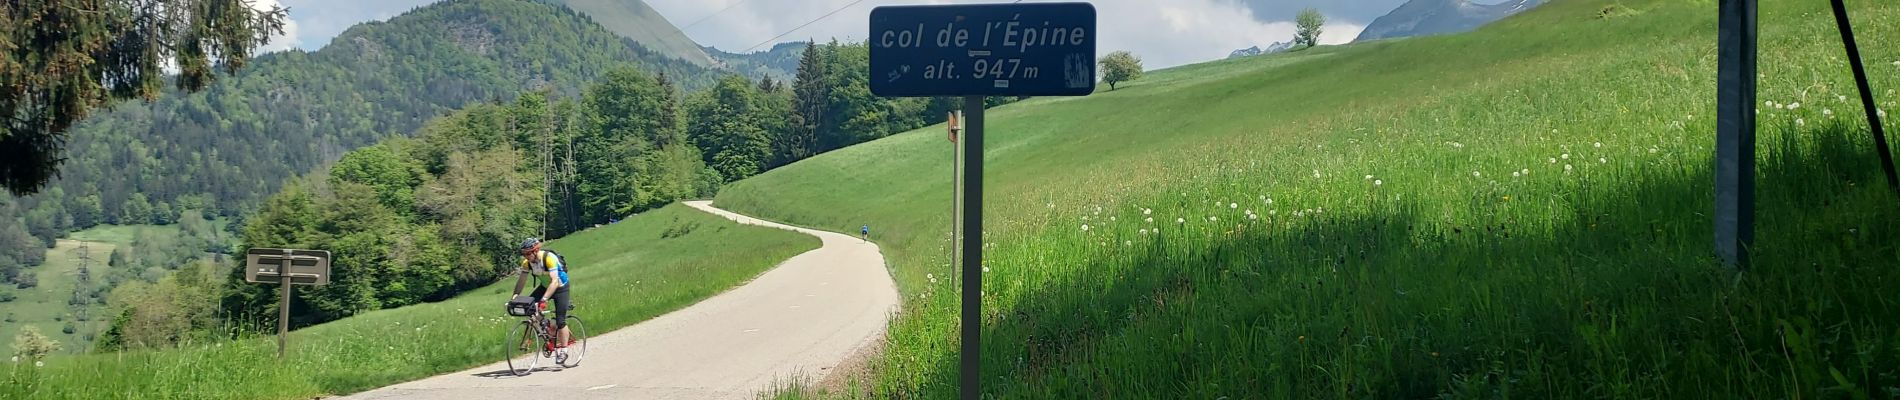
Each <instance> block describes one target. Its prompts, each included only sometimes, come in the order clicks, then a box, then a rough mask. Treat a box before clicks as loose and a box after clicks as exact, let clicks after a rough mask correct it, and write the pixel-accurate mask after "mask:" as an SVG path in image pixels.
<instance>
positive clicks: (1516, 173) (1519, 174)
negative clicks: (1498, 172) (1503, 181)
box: [1511, 171, 1524, 178]
mask: <svg viewBox="0 0 1900 400" xmlns="http://www.w3.org/2000/svg"><path fill="white" fill-rule="evenodd" d="M1520 176H1524V174H1522V173H1519V172H1517V171H1511V177H1512V178H1516V177H1520Z"/></svg>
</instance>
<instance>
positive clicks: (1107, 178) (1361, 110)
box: [717, 0, 1900, 399]
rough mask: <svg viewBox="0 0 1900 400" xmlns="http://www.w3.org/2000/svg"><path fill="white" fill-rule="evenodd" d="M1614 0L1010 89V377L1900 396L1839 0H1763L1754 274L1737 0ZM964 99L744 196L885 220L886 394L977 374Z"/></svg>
mask: <svg viewBox="0 0 1900 400" xmlns="http://www.w3.org/2000/svg"><path fill="white" fill-rule="evenodd" d="M1609 3H1610V2H1609V1H1600V0H1563V1H1556V2H1553V3H1550V4H1548V5H1545V6H1543V7H1542V8H1540V9H1538V10H1535V11H1532V12H1529V13H1526V14H1523V15H1520V16H1518V17H1514V18H1511V19H1508V20H1506V21H1502V22H1500V23H1498V24H1495V25H1493V26H1491V27H1488V28H1486V29H1483V30H1480V31H1478V32H1474V33H1471V34H1465V35H1455V36H1444V37H1428V38H1414V39H1408V40H1403V41H1391V42H1374V43H1367V44H1361V45H1353V46H1342V47H1328V48H1319V49H1315V50H1313V51H1305V52H1299V53H1294V54H1289V55H1277V56H1269V57H1254V58H1246V59H1240V60H1229V61H1219V62H1212V63H1206V64H1198V65H1191V66H1185V67H1181V68H1175V69H1170V70H1163V71H1154V72H1153V73H1151V74H1150V76H1149V77H1146V78H1143V79H1142V80H1138V81H1134V82H1132V83H1129V84H1124V85H1122V88H1121V89H1120V90H1116V91H1112V92H1108V91H1103V92H1098V93H1097V94H1095V95H1094V96H1090V97H1086V98H1042V99H1034V100H1029V101H1025V102H1022V103H1018V104H1013V105H1009V106H1005V107H1001V108H998V109H994V110H991V111H990V112H989V117H990V119H989V125H988V127H987V129H988V135H989V137H988V139H987V140H988V142H989V143H988V149H987V152H986V155H987V157H986V159H987V161H986V162H987V168H988V176H986V178H985V185H986V189H987V190H986V200H987V202H986V203H987V204H985V205H986V209H985V217H986V222H987V226H986V227H985V232H986V235H987V236H986V237H985V241H986V242H987V243H989V248H988V249H987V250H986V253H985V254H986V258H985V260H984V262H985V264H986V265H987V266H988V268H990V271H989V272H988V273H987V274H986V278H985V282H984V296H983V301H984V304H983V305H984V317H985V318H984V321H985V322H984V325H983V327H982V331H983V335H984V336H983V354H982V356H983V359H984V369H983V379H984V380H983V382H984V386H983V391H984V392H985V393H986V394H987V395H990V396H995V397H1000V398H1078V397H1083V398H1218V397H1226V398H1234V399H1240V398H1314V397H1328V398H1423V397H1447V398H1474V397H1475V398H1494V397H1523V398H1586V397H1589V398H1685V397H1686V398H1808V397H1848V398H1852V397H1860V398H1886V397H1892V396H1900V313H1896V311H1900V310H1896V309H1895V306H1896V302H1900V295H1896V294H1895V293H1900V291H1896V290H1895V288H1900V283H1897V281H1900V268H1896V267H1900V247H1896V245H1895V244H1896V243H1900V200H1896V198H1895V197H1894V194H1893V192H1891V191H1890V188H1888V187H1887V186H1886V185H1885V184H1884V182H1883V178H1881V177H1880V175H1879V172H1878V168H1877V164H1876V161H1875V160H1876V159H1875V156H1874V150H1873V145H1872V144H1871V140H1870V139H1869V135H1868V133H1867V132H1868V130H1867V128H1866V127H1865V122H1864V120H1862V119H1861V115H1862V114H1861V108H1860V106H1859V104H1858V101H1857V100H1856V99H1857V96H1856V94H1855V93H1854V92H1853V91H1852V90H1853V86H1852V78H1851V76H1850V74H1849V72H1848V70H1847V67H1846V65H1845V63H1844V62H1842V60H1841V59H1842V53H1841V48H1840V45H1839V42H1838V40H1839V39H1838V36H1837V34H1836V32H1835V31H1834V30H1833V29H1834V24H1833V21H1832V20H1831V19H1830V18H1829V15H1828V14H1827V9H1826V5H1825V3H1820V2H1764V3H1763V4H1762V7H1763V8H1762V16H1761V21H1762V24H1763V25H1762V30H1761V37H1762V43H1761V46H1762V52H1761V57H1762V59H1761V73H1762V74H1763V77H1762V79H1761V87H1760V97H1761V99H1762V100H1763V101H1773V102H1775V103H1776V104H1783V103H1797V102H1798V103H1801V106H1800V107H1798V108H1795V109H1792V110H1790V109H1787V108H1786V107H1769V106H1766V105H1764V107H1763V110H1762V112H1761V114H1760V117H1759V118H1760V124H1761V127H1762V129H1761V132H1762V133H1761V135H1762V137H1761V140H1760V141H1759V143H1760V146H1761V148H1760V149H1761V150H1760V152H1761V154H1760V158H1759V175H1758V177H1759V182H1758V186H1759V190H1758V194H1759V196H1760V197H1759V199H1758V207H1759V211H1760V212H1759V214H1757V215H1758V220H1757V222H1758V224H1757V226H1758V227H1759V229H1760V230H1759V232H1758V233H1757V239H1758V242H1757V247H1756V248H1755V249H1754V250H1755V251H1756V259H1755V262H1756V263H1755V265H1754V266H1753V269H1751V270H1749V271H1748V272H1746V273H1742V274H1735V273H1733V272H1732V271H1729V270H1727V269H1725V268H1723V267H1722V266H1721V265H1720V264H1719V263H1718V262H1716V261H1715V260H1714V259H1713V252H1712V250H1711V247H1712V234H1711V233H1710V231H1711V225H1712V221H1711V218H1710V217H1709V215H1710V209H1711V208H1712V205H1713V196H1712V193H1713V185H1712V181H1713V178H1712V175H1711V172H1710V166H1711V165H1712V164H1713V163H1712V161H1711V154H1712V150H1711V149H1712V148H1713V147H1714V135H1713V134H1712V133H1713V132H1714V129H1715V127H1714V123H1713V116H1714V96H1715V83H1714V82H1715V65H1716V63H1715V62H1716V60H1715V50H1716V49H1715V35H1714V33H1715V26H1714V23H1715V13H1714V7H1713V6H1714V4H1713V2H1707V1H1629V0H1623V1H1617V2H1615V3H1616V4H1620V5H1621V6H1624V7H1627V8H1629V9H1630V11H1631V12H1629V13H1626V14H1624V15H1622V16H1621V17H1619V18H1610V19H1600V18H1596V15H1597V13H1598V12H1599V11H1600V10H1602V8H1603V6H1604V5H1605V4H1609ZM1849 3H1850V7H1851V8H1852V10H1851V12H1852V14H1853V15H1854V17H1855V18H1856V22H1857V24H1858V25H1857V26H1856V28H1858V29H1859V32H1857V33H1858V34H1859V35H1860V38H1859V39H1860V42H1861V43H1862V44H1863V47H1862V49H1861V50H1862V51H1863V52H1864V53H1863V54H1864V55H1865V57H1867V60H1868V63H1869V71H1870V73H1871V74H1872V81H1873V85H1874V87H1875V88H1877V90H1879V91H1880V92H1879V93H1878V97H1879V100H1880V102H1881V105H1882V107H1885V108H1887V109H1888V111H1890V112H1891V111H1893V110H1900V107H1895V106H1894V101H1896V98H1900V96H1896V94H1895V93H1894V91H1893V90H1894V89H1896V88H1900V67H1897V66H1895V65H1893V64H1892V63H1894V62H1896V61H1900V48H1896V47H1893V46H1882V45H1871V43H1893V42H1896V41H1900V6H1896V5H1895V4H1891V3H1888V2H1875V1H1852V2H1849ZM1840 96H1846V99H1845V100H1843V99H1842V98H1841V97H1840ZM1797 121H1799V122H1797ZM1888 126H1890V127H1893V128H1900V125H1892V124H1889V125H1888ZM1893 128H1889V129H1888V131H1889V132H1894V131H1897V130H1900V129H1893ZM941 129H942V128H941V127H940V126H938V127H929V128H925V129H921V130H919V131H917V132H910V133H906V134H901V135H897V136H894V137H891V138H886V139H883V140H879V141H876V142H871V143H867V144H864V145H860V146H855V147H852V148H847V149H843V150H839V151H836V152H832V153H830V154H826V155H823V156H820V157H816V158H812V159H809V160H805V161H802V162H799V163H796V164H793V165H790V166H787V167H784V168H780V169H778V170H774V171H771V172H767V173H765V174H762V175H760V176H758V177H755V178H752V179H749V180H746V181H742V182H739V183H737V184H735V185H733V186H731V187H729V188H728V189H726V190H725V191H724V192H722V193H721V194H720V196H719V197H718V199H717V201H718V204H720V205H721V206H722V207H725V208H727V209H731V210H734V211H738V212H741V213H746V214H749V215H754V216H759V217H763V218H768V219H775V220H781V221H788V222H791V223H797V224H803V225H809V226H817V227H822V228H827V229H833V230H849V229H852V228H855V227H857V226H858V225H862V224H869V225H871V227H872V231H873V232H874V233H877V234H878V240H879V241H880V244H882V245H883V248H884V251H885V252H886V254H888V255H889V257H890V259H891V261H892V266H893V268H894V271H893V272H894V273H893V275H894V276H895V277H896V278H897V280H898V283H899V286H900V288H901V290H902V291H903V293H904V294H905V296H906V304H905V306H904V310H903V312H902V314H901V315H900V316H899V317H898V318H897V319H896V320H894V321H893V322H892V324H891V329H892V332H891V333H890V338H889V339H890V343H889V345H888V346H887V348H886V352H885V354H883V355H882V357H880V358H878V359H876V360H874V361H873V362H872V363H873V368H874V369H875V370H876V382H873V383H872V385H871V386H872V387H871V388H870V389H871V393H870V396H868V397H876V398H887V397H899V398H914V397H929V398H947V397H951V396H953V395H954V394H955V393H956V384H957V381H956V378H957V346H958V342H957V340H956V337H957V302H956V288H955V287H952V285H951V284H950V283H949V282H950V281H949V280H947V279H936V280H933V279H931V278H932V277H939V278H940V277H944V276H946V275H949V274H951V273H952V269H951V268H950V266H949V265H948V257H947V254H948V252H949V251H950V247H949V244H950V243H948V235H947V233H948V231H949V226H950V225H949V223H950V215H949V206H950V199H949V196H950V177H949V176H948V174H949V173H948V168H949V163H950V160H949V157H950V154H951V153H950V151H951V149H950V147H949V144H948V143H946V142H945V141H943V139H942V133H941ZM821 183H822V184H821ZM1269 199H1270V200H1271V202H1269ZM1250 215H1251V216H1250ZM1150 218H1152V222H1150V221H1149V220H1148V219H1150ZM1085 226H1086V227H1087V228H1086V230H1085V229H1084V227H1085Z"/></svg>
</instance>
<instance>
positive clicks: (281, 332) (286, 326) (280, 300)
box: [277, 257, 290, 360]
mask: <svg viewBox="0 0 1900 400" xmlns="http://www.w3.org/2000/svg"><path fill="white" fill-rule="evenodd" d="M277 280H278V284H279V285H281V286H282V289H281V290H280V291H279V292H278V296H277V359H279V360H282V359H284V347H285V345H286V343H285V341H287V340H289V339H288V338H289V337H290V257H284V262H283V264H282V266H280V267H277Z"/></svg>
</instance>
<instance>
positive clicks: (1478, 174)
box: [1471, 171, 1484, 178]
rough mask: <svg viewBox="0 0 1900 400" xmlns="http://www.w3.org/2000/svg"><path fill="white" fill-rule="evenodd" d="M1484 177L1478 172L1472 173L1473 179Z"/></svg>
mask: <svg viewBox="0 0 1900 400" xmlns="http://www.w3.org/2000/svg"><path fill="white" fill-rule="evenodd" d="M1482 176H1484V174H1480V173H1478V171H1471V177H1473V178H1477V177H1482Z"/></svg>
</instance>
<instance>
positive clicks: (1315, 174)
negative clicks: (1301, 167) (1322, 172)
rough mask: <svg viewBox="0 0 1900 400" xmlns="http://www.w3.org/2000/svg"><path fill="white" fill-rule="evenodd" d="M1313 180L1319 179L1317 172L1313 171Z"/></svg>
mask: <svg viewBox="0 0 1900 400" xmlns="http://www.w3.org/2000/svg"><path fill="white" fill-rule="evenodd" d="M1313 179H1319V170H1317V169H1316V170H1313Z"/></svg>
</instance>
